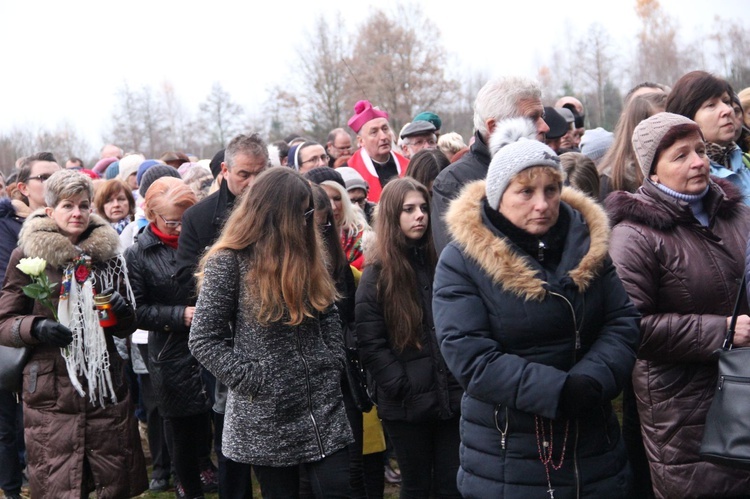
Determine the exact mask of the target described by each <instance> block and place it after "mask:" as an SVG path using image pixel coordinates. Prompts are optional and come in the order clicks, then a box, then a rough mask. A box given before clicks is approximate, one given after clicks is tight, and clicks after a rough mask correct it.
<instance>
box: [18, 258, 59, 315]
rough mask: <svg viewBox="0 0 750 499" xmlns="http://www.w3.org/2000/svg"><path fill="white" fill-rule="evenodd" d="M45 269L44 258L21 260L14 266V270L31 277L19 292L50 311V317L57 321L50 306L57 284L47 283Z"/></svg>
mask: <svg viewBox="0 0 750 499" xmlns="http://www.w3.org/2000/svg"><path fill="white" fill-rule="evenodd" d="M46 267H47V262H46V260H45V259H44V258H36V257H35V258H21V260H20V261H19V262H18V265H16V268H18V270H20V271H21V272H23V273H24V274H26V275H27V276H29V277H31V284H27V285H26V286H23V287H22V288H21V290H23V293H24V294H25V295H26V296H28V297H29V298H31V299H33V300H36V301H38V302H39V303H41V304H42V305H44V306H45V307H47V308H49V309H50V310H51V311H52V315H53V316H54V317H55V320H56V321H57V320H58V318H57V310H56V309H55V306H54V305H53V304H52V300H51V297H52V290H53V289H54V287H55V286H57V283H51V282H49V278H48V277H47V274H45V273H44V269H45V268H46Z"/></svg>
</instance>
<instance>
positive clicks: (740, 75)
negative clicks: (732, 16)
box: [709, 16, 750, 91]
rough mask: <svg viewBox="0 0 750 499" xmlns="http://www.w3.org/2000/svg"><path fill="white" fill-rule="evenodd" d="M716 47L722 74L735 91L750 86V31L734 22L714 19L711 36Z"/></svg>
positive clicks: (718, 18)
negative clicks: (748, 55)
mask: <svg viewBox="0 0 750 499" xmlns="http://www.w3.org/2000/svg"><path fill="white" fill-rule="evenodd" d="M709 39H710V40H712V41H713V42H714V43H715V45H716V60H718V61H719V68H717V69H718V70H719V71H720V73H721V74H722V75H723V76H725V77H726V78H727V80H728V81H729V83H730V84H731V85H732V87H733V88H734V90H735V91H740V90H742V89H743V88H745V87H748V86H750V63H748V62H747V54H748V53H750V30H748V29H747V28H746V27H745V26H743V25H742V24H741V23H740V22H738V21H734V20H727V19H722V18H720V17H718V16H717V17H715V18H714V28H713V33H712V34H711V35H710V36H709Z"/></svg>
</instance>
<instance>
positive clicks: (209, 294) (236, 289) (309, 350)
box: [189, 250, 353, 467]
mask: <svg viewBox="0 0 750 499" xmlns="http://www.w3.org/2000/svg"><path fill="white" fill-rule="evenodd" d="M247 256H248V255H247V250H241V251H232V250H224V251H220V252H218V253H216V254H214V255H213V256H212V257H211V258H210V259H209V260H208V262H207V263H206V267H205V272H204V278H203V285H202V287H201V290H200V294H199V296H198V303H197V305H196V310H195V316H194V318H193V324H192V327H191V329H190V341H189V345H190V350H191V351H192V353H193V355H194V356H195V358H196V359H198V361H199V362H201V363H202V364H203V365H204V366H205V367H206V369H208V370H209V371H211V372H212V373H213V374H214V375H215V376H216V378H217V379H218V380H220V381H221V382H222V383H224V384H226V385H227V386H228V387H229V395H228V398H227V408H226V413H225V419H224V435H223V441H222V450H223V452H224V454H225V455H226V456H228V457H229V458H231V459H233V460H235V461H238V462H242V463H250V464H257V465H262V466H277V467H281V466H293V465H296V464H300V463H306V462H311V461H318V460H320V459H322V458H324V457H326V456H328V455H330V454H332V453H334V452H336V451H338V450H341V449H343V448H344V447H345V446H346V445H348V444H349V443H351V442H352V441H353V438H352V432H351V429H350V428H349V423H348V421H347V419H346V412H345V410H344V403H343V398H342V393H341V377H342V375H343V372H344V366H345V351H344V343H343V336H342V333H341V323H340V321H339V318H338V313H337V312H336V309H335V307H332V309H331V310H330V311H328V312H327V313H323V314H320V317H319V318H318V319H310V318H308V319H306V320H305V321H304V322H303V323H302V324H301V325H299V326H287V325H285V324H283V323H282V322H277V323H272V324H270V325H267V326H264V325H262V324H260V323H258V321H257V320H256V318H255V316H254V314H253V313H252V311H251V310H250V308H251V306H250V307H249V306H247V304H250V303H251V300H250V297H249V296H248V290H247V286H245V285H244V283H245V276H247V274H248V270H249V268H248V258H247ZM230 325H231V326H230ZM229 327H233V328H234V345H230V344H228V343H227V342H226V341H225V340H224V338H225V337H226V332H227V328H229Z"/></svg>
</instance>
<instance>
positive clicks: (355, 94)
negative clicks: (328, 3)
mask: <svg viewBox="0 0 750 499" xmlns="http://www.w3.org/2000/svg"><path fill="white" fill-rule="evenodd" d="M446 66H447V53H446V51H445V48H444V47H443V46H442V43H441V41H440V32H439V30H438V29H437V27H436V26H435V24H434V23H432V21H430V20H429V19H428V18H427V17H425V15H424V14H423V13H422V11H421V10H420V8H419V7H418V6H416V5H408V6H404V5H401V6H399V7H398V9H397V11H396V12H395V13H394V14H392V15H388V14H386V13H385V12H383V11H382V10H375V11H374V12H373V13H372V14H371V15H370V16H369V17H368V18H367V20H365V22H364V24H363V25H362V26H360V28H359V30H358V32H357V39H356V43H355V45H354V50H353V53H352V57H351V60H350V61H349V67H350V68H351V77H350V78H348V80H347V93H348V95H349V106H348V108H349V109H351V108H352V107H353V105H354V102H355V101H357V100H359V99H363V98H367V99H369V100H370V101H372V102H373V105H377V106H380V107H381V108H384V109H386V110H387V111H388V112H389V114H390V116H391V124H392V125H393V126H394V128H395V129H396V130H398V129H399V128H400V127H401V125H403V124H404V123H406V122H408V121H410V120H411V117H412V116H414V114H415V113H416V112H418V111H421V110H426V109H435V108H437V107H438V106H439V105H441V104H444V103H445V102H446V101H447V100H448V99H449V97H453V96H455V92H456V91H457V90H458V83H457V82H456V81H455V80H452V79H449V78H447V77H446V74H445V70H444V68H445V67H446Z"/></svg>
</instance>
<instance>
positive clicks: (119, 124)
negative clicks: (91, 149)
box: [103, 82, 147, 152]
mask: <svg viewBox="0 0 750 499" xmlns="http://www.w3.org/2000/svg"><path fill="white" fill-rule="evenodd" d="M117 99H118V103H117V104H116V108H115V110H114V111H113V112H112V123H113V125H112V129H111V130H110V131H109V133H108V134H107V135H105V136H104V137H103V138H104V142H111V143H114V144H118V145H120V147H122V148H123V149H124V150H126V151H137V152H141V151H143V146H144V145H146V141H147V139H146V131H145V127H144V124H143V122H142V121H141V118H142V116H141V106H140V102H139V101H140V96H139V95H138V92H134V91H133V90H131V89H130V86H129V85H128V83H127V82H125V83H123V85H122V86H121V87H120V88H119V89H118V90H117Z"/></svg>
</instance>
